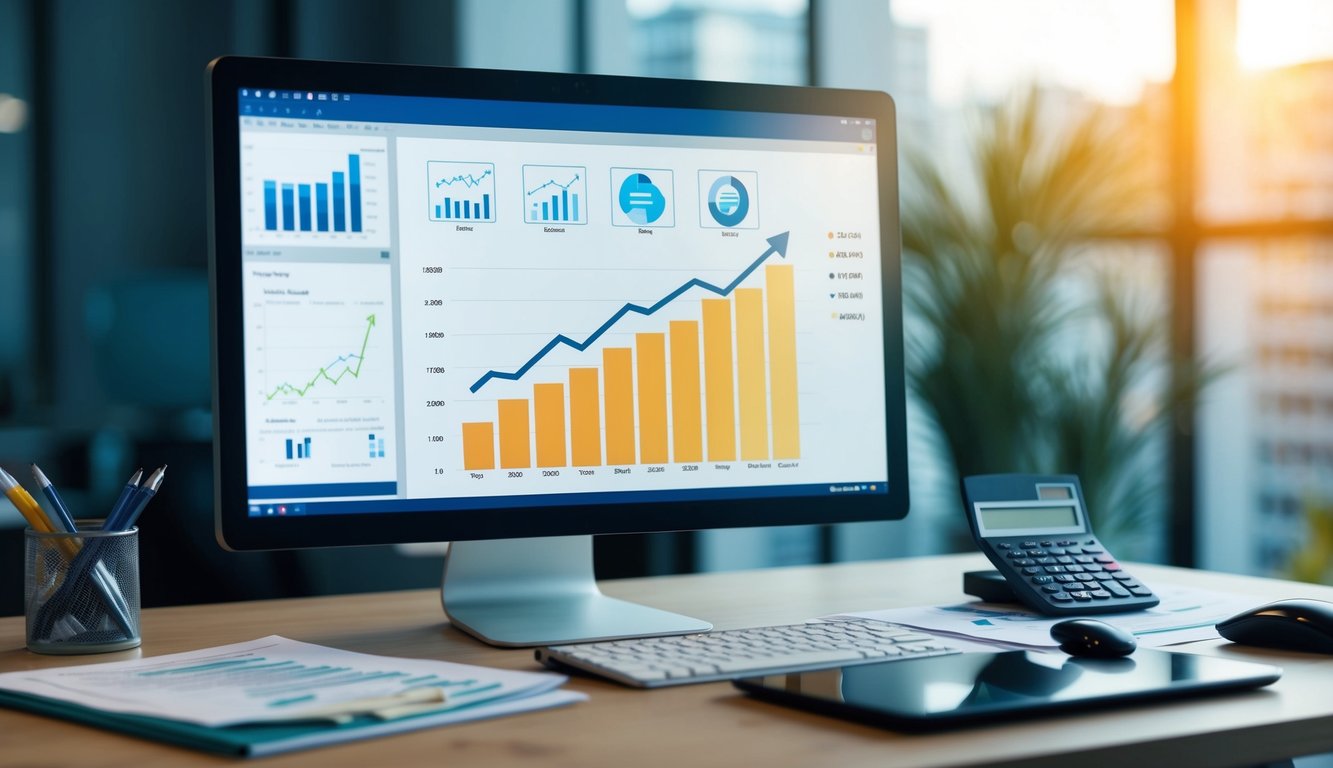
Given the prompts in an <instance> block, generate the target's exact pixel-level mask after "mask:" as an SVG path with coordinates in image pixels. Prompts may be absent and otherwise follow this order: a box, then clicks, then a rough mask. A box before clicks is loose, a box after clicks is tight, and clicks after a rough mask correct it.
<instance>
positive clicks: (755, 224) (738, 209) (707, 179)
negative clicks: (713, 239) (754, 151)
mask: <svg viewBox="0 0 1333 768" xmlns="http://www.w3.org/2000/svg"><path fill="white" fill-rule="evenodd" d="M699 225H700V226H702V227H705V228H709V229H758V228H759V174H757V173H755V172H754V171H699Z"/></svg>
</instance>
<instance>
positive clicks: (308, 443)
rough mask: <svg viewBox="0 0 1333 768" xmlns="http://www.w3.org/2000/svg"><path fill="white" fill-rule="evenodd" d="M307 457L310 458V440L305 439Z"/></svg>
mask: <svg viewBox="0 0 1333 768" xmlns="http://www.w3.org/2000/svg"><path fill="white" fill-rule="evenodd" d="M305 457H306V458H307V459H308V458H310V438H308V437H307V438H306V439H305Z"/></svg>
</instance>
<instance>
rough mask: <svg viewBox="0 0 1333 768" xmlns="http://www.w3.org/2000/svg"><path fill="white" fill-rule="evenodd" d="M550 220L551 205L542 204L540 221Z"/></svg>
mask: <svg viewBox="0 0 1333 768" xmlns="http://www.w3.org/2000/svg"><path fill="white" fill-rule="evenodd" d="M550 220H551V204H550V203H542V221H550Z"/></svg>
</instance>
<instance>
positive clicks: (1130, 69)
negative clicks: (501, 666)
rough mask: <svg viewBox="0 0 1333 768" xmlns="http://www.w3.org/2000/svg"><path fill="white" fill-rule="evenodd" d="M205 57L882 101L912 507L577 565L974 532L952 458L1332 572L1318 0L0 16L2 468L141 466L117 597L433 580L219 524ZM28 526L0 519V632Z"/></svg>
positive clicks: (78, 1) (99, 475)
mask: <svg viewBox="0 0 1333 768" xmlns="http://www.w3.org/2000/svg"><path fill="white" fill-rule="evenodd" d="M223 54H241V55H264V56H292V57H303V58H321V59H342V60H359V61H381V62H401V63H412V64H431V65H447V66H464V67H490V68H507V69H535V70H551V71H562V72H588V73H600V74H618V75H650V76H657V77H672V78H700V79H715V80H733V81H748V82H767V83H783V84H794V85H819V86H838V87H850V88H871V89H878V90H885V91H888V92H889V93H891V94H892V95H893V96H894V98H895V99H896V101H897V104H898V110H899V112H898V114H899V137H900V148H899V149H900V159H901V167H902V185H903V209H904V242H905V245H906V247H907V249H908V253H907V255H906V257H905V270H906V291H907V304H908V319H907V335H908V354H909V371H908V378H909V384H910V385H911V395H910V401H909V422H910V427H911V442H910V467H911V468H910V475H911V476H910V481H911V487H912V495H913V508H912V512H911V515H910V516H909V518H908V519H907V520H906V521H904V522H900V523H884V524H863V525H852V526H825V527H820V526H813V527H802V528H782V529H759V530H736V531H710V532H700V533H681V534H659V535H648V536H620V537H603V539H601V540H599V542H598V571H599V574H600V575H602V576H604V577H616V576H630V575H647V574H661V573H675V572H683V571H703V570H721V569H734V568H751V567H761V566H772V565H788V564H798V563H814V562H828V561H838V560H853V559H865V558H875V557H890V556H905V555H913V554H931V553H937V552H947V551H958V550H965V549H970V548H971V547H970V544H969V542H968V539H967V537H966V533H965V530H966V529H965V527H964V525H963V522H962V517H961V508H960V502H959V500H958V493H957V476H958V475H959V474H970V473H973V472H979V471H990V472H996V471H1067V472H1078V473H1079V474H1080V475H1081V476H1082V477H1083V479H1084V482H1085V484H1086V488H1087V490H1088V495H1089V498H1088V501H1089V505H1090V507H1092V512H1093V515H1094V517H1095V523H1096V526H1097V528H1098V530H1099V531H1100V532H1102V533H1103V534H1104V538H1106V539H1108V540H1109V541H1110V543H1111V546H1113V547H1114V548H1115V549H1116V550H1117V552H1119V553H1120V554H1121V556H1122V557H1127V558H1135V559H1142V560H1150V561H1157V562H1169V563H1174V564H1179V565H1194V566H1200V567H1207V568H1213V569H1219V570H1225V571H1234V572H1240V573H1250V574H1260V575H1276V576H1283V577H1288V578H1298V579H1305V580H1311V581H1324V582H1328V583H1333V565H1331V564H1333V3H1327V2H1320V1H1319V0H1176V1H1175V2H1172V0H1082V1H1081V2H1078V3H1069V2H1062V1H1061V0H1007V1H1006V2H993V1H991V0H836V1H835V0H545V1H543V2H537V1H536V0H526V1H525V0H375V1H374V2H371V1H370V0H318V1H317V0H216V1H215V2H208V3H177V2H167V1H166V0H103V1H102V2H93V0H0V331H2V332H0V463H2V464H3V465H4V466H5V467H6V468H8V469H9V470H10V471H11V472H12V473H13V474H15V475H16V476H20V477H21V479H23V480H24V481H25V482H26V480H27V477H28V473H27V469H26V464H27V463H29V462H33V461H36V462H38V463H40V464H41V465H42V466H43V468H44V469H45V470H46V472H47V474H48V475H50V476H51V477H52V479H53V480H55V481H56V483H57V484H59V485H60V486H61V488H62V490H63V492H64V495H65V496H66V499H67V500H68V501H69V502H70V504H71V506H72V507H74V508H75V510H76V513H82V512H85V511H86V512H87V513H88V514H90V515H92V514H95V513H96V510H99V509H105V508H106V507H107V506H109V503H110V499H112V498H114V496H115V494H116V492H117V491H118V489H119V487H120V485H121V484H123V482H124V480H125V478H126V477H127V476H128V474H129V473H130V472H131V471H132V470H133V469H134V468H135V467H136V466H156V465H158V464H163V463H169V464H170V465H171V474H170V480H169V482H168V483H167V484H166V486H165V487H164V492H163V495H162V497H161V498H160V499H159V501H158V502H157V503H156V504H155V505H154V509H153V510H152V515H151V519H149V520H146V521H145V522H146V524H145V526H144V529H143V552H144V554H143V580H144V589H143V593H144V600H145V604H146V605H163V604H172V603H181V602H202V601H220V600H234V599H246V598H264V597H275V596H283V595H302V594H316V593H328V592H340V591H367V590H376V589H392V588H402V587H408V586H433V585H436V584H438V579H439V573H440V563H441V559H440V556H439V552H438V548H431V547H370V548H357V549H346V550H325V551H304V552H281V553H251V554H245V555H236V554H229V553H224V552H222V551H221V550H220V549H219V548H218V547H217V546H216V544H215V543H214V541H213V531H212V507H213V491H212V466H211V450H212V449H211V416H210V413H209V397H210V394H209V392H210V390H209V386H210V385H209V382H210V373H209V354H208V345H209V339H208V321H207V303H208V299H207V278H206V265H207V232H206V215H207V213H206V188H205V173H204V167H205V166H204V161H205V157H204V108H203V105H204V66H205V64H206V63H207V62H208V61H209V60H210V59H212V58H214V57H215V56H219V55H223ZM21 544H22V529H21V519H20V518H19V517H18V515H17V514H16V513H15V512H13V510H12V509H9V508H7V507H5V508H4V509H0V584H7V585H11V586H12V587H13V588H11V589H5V590H0V615H6V614H17V613H19V612H20V611H21V608H20V592H19V590H18V588H17V585H18V584H19V583H21V578H20V569H21V567H22V550H21ZM183 575H184V576H183Z"/></svg>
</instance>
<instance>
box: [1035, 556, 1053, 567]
mask: <svg viewBox="0 0 1333 768" xmlns="http://www.w3.org/2000/svg"><path fill="white" fill-rule="evenodd" d="M1037 565H1055V558H1053V557H1039V558H1037Z"/></svg>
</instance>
